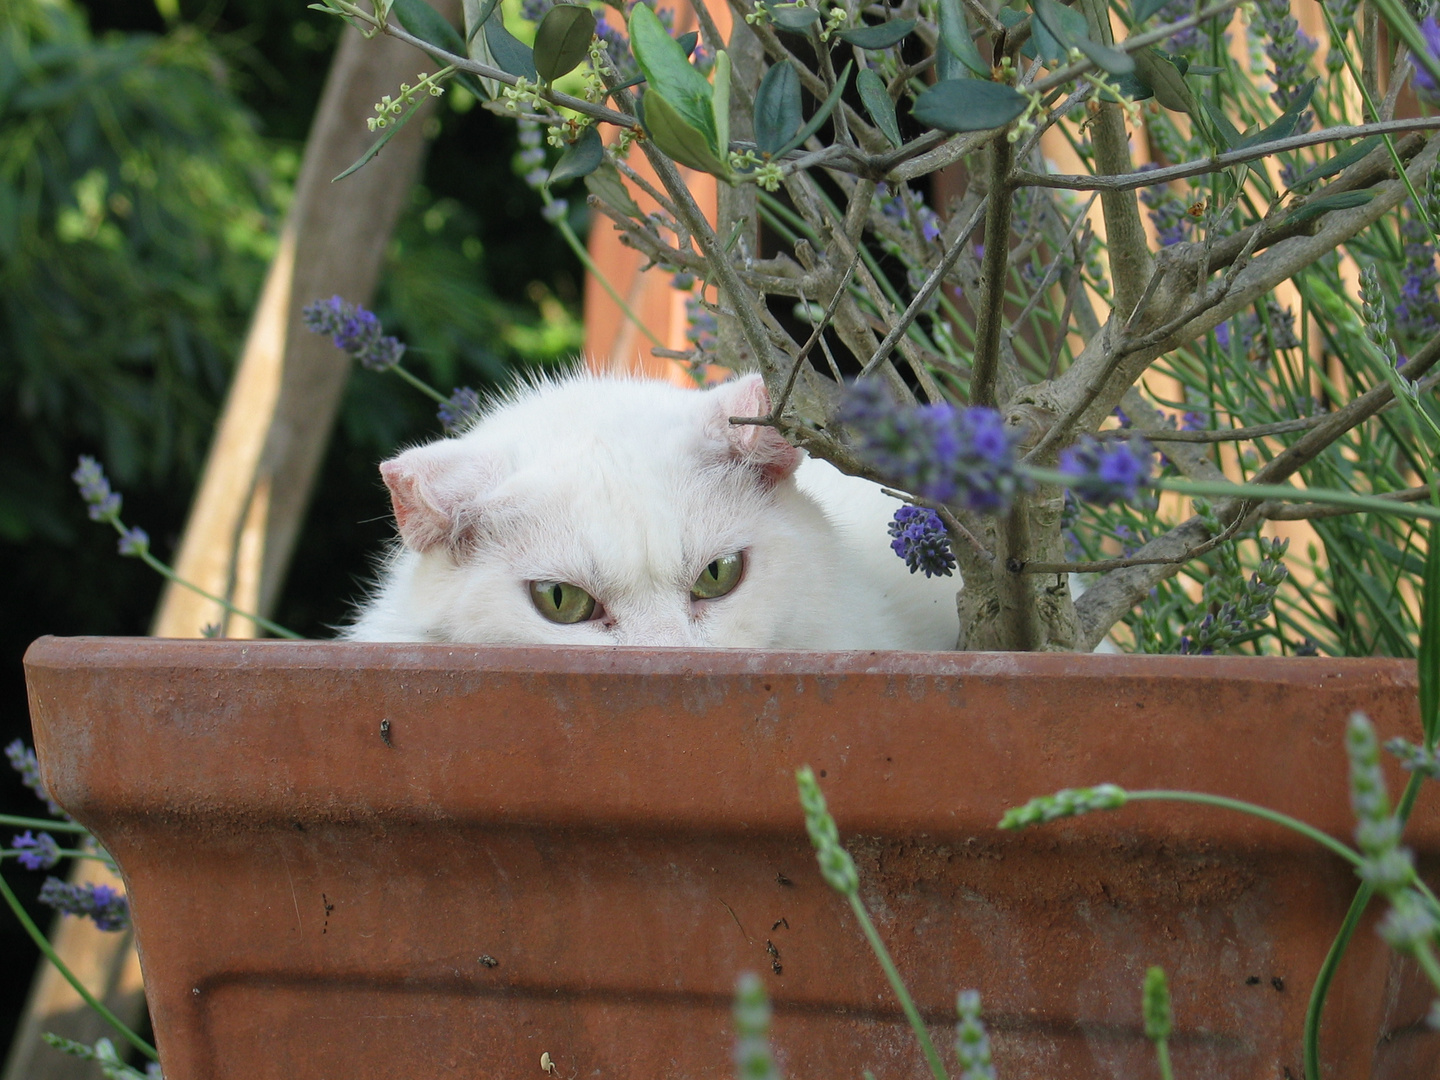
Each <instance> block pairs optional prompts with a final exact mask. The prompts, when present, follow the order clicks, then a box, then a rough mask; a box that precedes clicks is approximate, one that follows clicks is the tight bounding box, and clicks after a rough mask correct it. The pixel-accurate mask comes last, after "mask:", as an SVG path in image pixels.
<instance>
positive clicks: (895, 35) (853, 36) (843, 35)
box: [835, 19, 915, 51]
mask: <svg viewBox="0 0 1440 1080" xmlns="http://www.w3.org/2000/svg"><path fill="white" fill-rule="evenodd" d="M914 29H915V20H914V19H891V20H890V21H889V22H883V23H881V24H880V25H879V26H857V27H856V28H855V29H854V30H841V31H840V32H839V33H838V34H836V35H835V36H836V37H838V38H839V39H840V40H841V41H843V42H845V44H846V45H854V46H856V47H857V48H861V49H873V50H877V51H878V50H880V49H888V48H890V46H892V45H898V44H899V43H900V42H902V41H904V40H905V37H906V35H907V34H909V33H910V31H911V30H914Z"/></svg>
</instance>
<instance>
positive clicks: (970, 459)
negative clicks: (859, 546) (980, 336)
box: [836, 380, 1028, 512]
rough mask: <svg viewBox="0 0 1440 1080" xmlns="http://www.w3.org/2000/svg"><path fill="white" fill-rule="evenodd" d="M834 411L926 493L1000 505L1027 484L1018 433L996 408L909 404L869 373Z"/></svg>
mask: <svg viewBox="0 0 1440 1080" xmlns="http://www.w3.org/2000/svg"><path fill="white" fill-rule="evenodd" d="M836 418H837V420H838V421H839V422H840V423H841V424H842V425H844V426H846V427H848V428H850V429H851V430H852V431H854V432H855V434H856V435H857V436H858V437H859V444H860V451H861V453H862V454H863V455H864V456H865V457H866V458H867V460H869V461H870V462H871V464H873V465H874V466H875V467H876V468H878V469H879V470H880V471H881V472H883V473H886V474H888V475H890V476H893V477H894V478H895V481H896V482H897V483H900V484H903V485H905V486H906V487H908V488H910V490H912V491H915V492H918V493H919V494H921V495H924V496H926V497H927V498H931V499H937V500H939V501H940V502H959V503H961V504H962V505H964V506H966V507H968V508H969V509H971V510H979V511H985V512H999V511H1003V510H1004V509H1005V508H1006V507H1007V506H1009V505H1010V501H1011V500H1012V499H1013V498H1014V497H1015V496H1016V494H1018V493H1019V492H1020V491H1022V490H1025V489H1026V488H1027V487H1028V481H1027V480H1026V479H1025V477H1024V476H1022V475H1021V473H1020V472H1019V471H1018V469H1017V463H1016V459H1015V436H1014V434H1013V433H1012V432H1010V431H1008V430H1007V429H1006V427H1005V422H1004V420H1003V419H1001V416H1000V414H999V413H998V412H996V411H995V410H994V409H985V408H978V407H976V408H969V409H957V408H955V407H954V406H953V405H945V404H940V405H922V406H918V407H915V408H904V407H901V406H899V405H896V404H895V402H894V401H893V400H891V398H890V396H889V395H888V394H887V393H886V392H885V390H884V389H883V388H882V387H881V386H880V384H879V383H878V382H876V381H874V380H865V381H863V382H857V383H855V384H853V385H852V386H851V387H850V389H849V390H848V391H847V392H846V395H845V399H844V401H843V402H842V403H841V406H840V411H839V413H838V414H837V417H836Z"/></svg>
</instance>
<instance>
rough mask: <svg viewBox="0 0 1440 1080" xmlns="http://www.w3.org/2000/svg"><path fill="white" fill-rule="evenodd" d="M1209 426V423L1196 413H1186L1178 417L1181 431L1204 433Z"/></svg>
mask: <svg viewBox="0 0 1440 1080" xmlns="http://www.w3.org/2000/svg"><path fill="white" fill-rule="evenodd" d="M1209 426H1210V424H1209V421H1208V420H1207V419H1206V418H1205V416H1204V415H1202V414H1201V413H1198V412H1187V413H1185V415H1183V416H1182V417H1180V430H1181V431H1204V430H1205V429H1206V428H1207V427H1209Z"/></svg>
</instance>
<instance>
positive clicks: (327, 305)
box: [300, 296, 405, 371]
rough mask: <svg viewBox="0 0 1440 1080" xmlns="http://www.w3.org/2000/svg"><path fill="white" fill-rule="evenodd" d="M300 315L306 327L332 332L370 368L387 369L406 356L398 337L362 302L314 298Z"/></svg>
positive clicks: (333, 337)
mask: <svg viewBox="0 0 1440 1080" xmlns="http://www.w3.org/2000/svg"><path fill="white" fill-rule="evenodd" d="M300 317H301V320H302V321H303V322H304V324H305V328H306V329H307V330H310V331H312V332H314V333H317V334H328V335H330V339H331V340H332V341H333V342H334V343H335V347H336V348H337V349H339V350H340V351H341V352H346V353H349V354H350V355H351V356H353V357H354V358H355V359H356V360H357V361H359V363H360V366H361V367H363V368H368V369H369V370H371V371H387V370H389V369H390V368H393V367H394V366H395V365H397V364H398V363H400V358H401V357H402V356H404V355H405V346H404V345H402V344H400V342H399V340H398V339H396V338H393V337H386V336H385V335H384V334H382V333H381V328H380V320H379V319H378V318H377V317H376V316H375V313H374V312H371V311H366V310H365V309H364V308H363V307H361V306H360V305H359V304H347V303H346V302H345V301H344V300H342V299H341V298H340V297H338V296H332V297H331V298H330V299H329V300H317V301H315V302H314V303H313V304H310V305H309V306H307V307H306V308H305V309H304V310H303V311H301V313H300Z"/></svg>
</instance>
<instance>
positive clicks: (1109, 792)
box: [1000, 784, 1128, 829]
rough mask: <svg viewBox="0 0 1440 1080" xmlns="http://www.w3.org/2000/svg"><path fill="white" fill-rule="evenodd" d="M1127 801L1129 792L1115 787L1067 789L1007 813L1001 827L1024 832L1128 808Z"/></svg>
mask: <svg viewBox="0 0 1440 1080" xmlns="http://www.w3.org/2000/svg"><path fill="white" fill-rule="evenodd" d="M1127 798H1128V796H1127V795H1126V793H1125V789H1124V788H1120V787H1116V786H1115V785H1114V784H1097V785H1096V786H1095V787H1088V788H1065V789H1064V790H1063V791H1057V792H1056V793H1055V794H1054V795H1042V796H1040V797H1039V798H1038V799H1031V800H1030V801H1029V802H1028V803H1026V804H1025V805H1024V806H1015V807H1012V808H1010V809H1009V810H1006V811H1005V813H1004V815H1003V816H1002V817H1001V818H1000V828H1002V829H1023V828H1025V827H1026V826H1029V825H1043V824H1045V823H1046V822H1050V821H1057V820H1059V819H1060V818H1066V817H1074V816H1075V815H1077V814H1089V813H1092V812H1093V811H1095V810H1118V809H1119V808H1120V807H1122V806H1124V805H1125V800H1126V799H1127Z"/></svg>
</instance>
